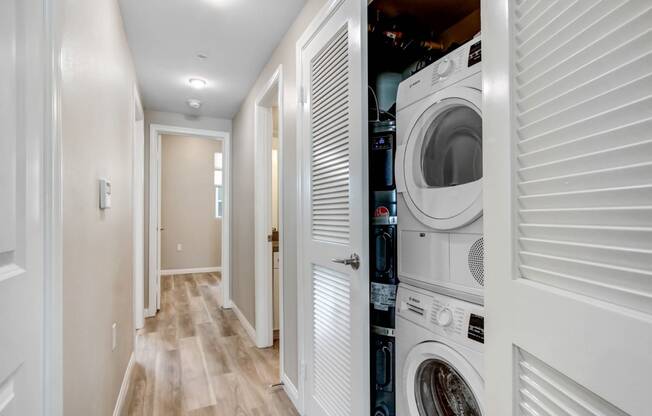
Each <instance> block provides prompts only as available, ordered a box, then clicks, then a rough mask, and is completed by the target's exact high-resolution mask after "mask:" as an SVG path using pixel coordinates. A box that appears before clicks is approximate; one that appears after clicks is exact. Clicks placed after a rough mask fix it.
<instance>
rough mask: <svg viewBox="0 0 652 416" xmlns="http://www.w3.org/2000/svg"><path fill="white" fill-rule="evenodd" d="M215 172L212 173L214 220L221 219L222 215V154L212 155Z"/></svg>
mask: <svg viewBox="0 0 652 416" xmlns="http://www.w3.org/2000/svg"><path fill="white" fill-rule="evenodd" d="M213 157H214V165H215V170H214V172H213V184H214V185H215V218H222V215H223V214H224V186H223V184H222V182H223V175H222V153H220V152H216V153H215V154H214V155H213Z"/></svg>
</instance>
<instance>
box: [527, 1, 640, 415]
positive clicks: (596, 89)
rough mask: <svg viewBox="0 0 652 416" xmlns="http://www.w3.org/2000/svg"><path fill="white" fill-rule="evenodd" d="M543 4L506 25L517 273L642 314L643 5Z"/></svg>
mask: <svg viewBox="0 0 652 416" xmlns="http://www.w3.org/2000/svg"><path fill="white" fill-rule="evenodd" d="M543 3H545V4H542V3H541V2H539V3H536V4H531V5H530V6H527V12H525V13H521V11H520V8H521V7H525V3H523V4H520V5H518V6H517V9H516V12H515V22H514V31H515V42H516V43H515V48H516V50H515V54H516V61H515V64H514V77H515V94H516V105H515V121H516V130H517V133H518V138H519V142H518V146H517V162H518V170H517V174H518V175H517V182H518V187H517V198H518V199H517V201H518V206H519V216H518V222H519V224H518V233H519V243H520V244H519V250H520V251H519V261H520V264H519V271H520V274H521V277H523V278H526V279H531V280H536V281H539V282H542V283H545V284H549V285H553V286H556V287H559V288H563V289H566V290H569V291H574V292H579V293H582V294H584V295H587V296H591V297H595V298H599V299H602V300H606V301H609V302H612V303H616V304H620V305H625V306H628V307H630V308H634V309H638V310H642V311H645V312H647V313H652V4H650V3H649V2H647V1H642V0H632V1H624V0H614V1H601V2H593V1H585V0H578V1H574V2H563V4H562V3H558V2H543ZM535 410H536V409H535ZM535 410H533V411H535ZM539 411H542V410H541V409H539ZM543 414H546V413H545V412H544V413H543ZM552 414H557V413H554V412H553V413H552Z"/></svg>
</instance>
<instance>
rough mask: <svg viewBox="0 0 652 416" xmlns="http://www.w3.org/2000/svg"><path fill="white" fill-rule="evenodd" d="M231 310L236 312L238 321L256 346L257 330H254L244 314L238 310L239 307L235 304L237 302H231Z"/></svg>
mask: <svg viewBox="0 0 652 416" xmlns="http://www.w3.org/2000/svg"><path fill="white" fill-rule="evenodd" d="M231 309H233V312H235V316H237V317H238V320H239V321H240V323H241V324H242V326H243V327H244V329H245V331H247V335H249V338H250V339H251V342H253V343H254V345H256V330H255V329H254V327H253V326H251V324H250V323H249V321H247V318H245V316H244V315H243V314H242V312H241V311H240V309H239V308H238V305H236V304H235V302H233V301H231Z"/></svg>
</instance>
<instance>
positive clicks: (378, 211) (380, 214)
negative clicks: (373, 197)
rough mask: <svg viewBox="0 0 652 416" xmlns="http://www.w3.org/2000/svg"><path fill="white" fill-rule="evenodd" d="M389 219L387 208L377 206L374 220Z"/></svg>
mask: <svg viewBox="0 0 652 416" xmlns="http://www.w3.org/2000/svg"><path fill="white" fill-rule="evenodd" d="M382 217H389V209H387V207H383V206H379V207H378V208H376V210H375V211H374V218H382Z"/></svg>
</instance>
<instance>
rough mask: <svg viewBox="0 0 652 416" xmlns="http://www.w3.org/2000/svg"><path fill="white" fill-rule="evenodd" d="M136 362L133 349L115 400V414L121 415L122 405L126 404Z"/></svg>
mask: <svg viewBox="0 0 652 416" xmlns="http://www.w3.org/2000/svg"><path fill="white" fill-rule="evenodd" d="M135 362H136V357H135V356H134V353H133V351H132V352H131V356H130V357H129V364H127V369H126V370H125V375H124V377H123V378H122V384H121V385H120V392H119V393H118V399H117V400H116V402H115V408H114V409H113V416H120V413H122V407H123V406H124V404H125V399H126V398H127V392H128V391H129V383H130V381H131V370H133V368H134V363H135Z"/></svg>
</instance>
